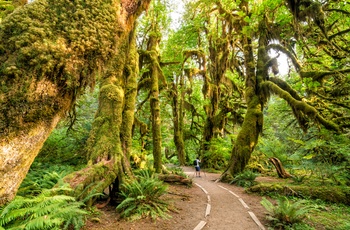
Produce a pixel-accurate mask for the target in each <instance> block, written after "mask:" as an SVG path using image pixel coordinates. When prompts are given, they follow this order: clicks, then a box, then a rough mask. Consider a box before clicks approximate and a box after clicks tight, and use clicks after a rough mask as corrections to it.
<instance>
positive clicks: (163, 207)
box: [117, 170, 169, 220]
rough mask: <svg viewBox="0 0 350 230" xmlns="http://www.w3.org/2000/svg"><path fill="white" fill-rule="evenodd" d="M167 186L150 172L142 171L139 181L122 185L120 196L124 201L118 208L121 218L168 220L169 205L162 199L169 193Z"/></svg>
mask: <svg viewBox="0 0 350 230" xmlns="http://www.w3.org/2000/svg"><path fill="white" fill-rule="evenodd" d="M167 188H168V187H167V186H166V185H165V184H164V183H163V182H162V181H160V180H159V179H157V178H156V177H155V176H154V175H153V174H152V173H151V172H150V171H148V170H141V171H139V173H138V176H137V179H134V180H129V181H127V182H125V183H124V184H122V191H121V193H120V195H121V196H122V197H123V199H124V200H123V201H122V202H121V203H120V204H119V205H118V206H117V210H118V211H119V212H121V217H122V218H126V219H129V220H136V219H141V218H144V217H151V218H152V219H155V218H157V217H162V218H168V217H169V215H168V214H167V213H166V212H167V211H168V203H167V202H166V201H163V200H161V199H160V197H161V196H162V195H164V194H165V193H166V191H167Z"/></svg>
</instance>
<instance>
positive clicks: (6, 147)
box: [0, 114, 61, 206]
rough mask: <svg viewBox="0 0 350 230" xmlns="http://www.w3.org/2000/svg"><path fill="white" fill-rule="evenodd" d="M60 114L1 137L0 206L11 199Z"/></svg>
mask: <svg viewBox="0 0 350 230" xmlns="http://www.w3.org/2000/svg"><path fill="white" fill-rule="evenodd" d="M60 118H61V115H59V114H57V116H55V117H54V118H53V119H52V121H51V123H49V122H44V121H42V122H38V124H36V127H32V128H31V129H30V130H29V131H27V132H25V131H23V132H22V134H21V135H19V136H17V137H14V138H11V139H2V140H1V142H0V178H1V180H0V206H1V205H2V204H5V203H6V202H8V201H10V200H12V199H13V198H14V197H15V195H16V192H17V189H18V187H19V186H20V185H21V183H22V181H23V179H24V178H25V177H26V175H27V173H28V170H29V168H30V166H31V164H32V163H33V161H34V159H35V157H36V156H37V154H38V152H39V150H40V149H41V147H42V146H43V144H44V142H45V140H46V139H47V138H48V137H49V136H50V133H51V131H52V130H53V129H54V128H55V127H56V125H57V123H58V121H59V120H60Z"/></svg>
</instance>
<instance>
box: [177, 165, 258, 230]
mask: <svg viewBox="0 0 350 230" xmlns="http://www.w3.org/2000/svg"><path fill="white" fill-rule="evenodd" d="M183 169H184V171H185V173H186V174H187V175H189V176H190V177H191V178H192V179H193V181H194V183H195V184H196V185H197V186H198V187H200V188H201V189H202V191H203V193H204V194H205V196H204V197H203V198H204V203H205V204H204V205H203V204H201V206H202V209H203V214H204V216H203V217H202V218H201V219H200V220H198V223H202V224H204V223H203V222H206V225H205V226H204V227H203V229H220V230H225V229H230V230H232V229H235V230H246V229H249V230H254V229H257V230H258V229H264V227H262V226H261V225H260V226H259V224H261V223H260V221H258V222H257V223H256V222H255V221H254V220H253V218H252V216H251V215H253V216H255V214H252V213H254V211H253V210H251V208H250V206H249V203H251V198H250V197H249V196H248V195H247V194H244V192H243V191H242V189H240V188H237V187H234V186H230V185H228V184H223V183H220V182H218V183H215V180H216V179H218V178H219V174H212V173H205V172H201V177H195V176H194V170H193V168H192V167H184V168H183ZM249 212H250V214H249ZM259 212H260V210H259ZM205 215H207V216H206V217H205ZM201 221H202V222H201ZM198 228H200V224H199V226H198Z"/></svg>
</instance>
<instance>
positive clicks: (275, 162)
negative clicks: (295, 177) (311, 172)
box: [269, 157, 292, 178]
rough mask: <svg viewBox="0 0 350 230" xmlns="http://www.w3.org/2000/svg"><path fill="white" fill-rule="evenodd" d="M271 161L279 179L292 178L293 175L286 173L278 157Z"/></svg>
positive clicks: (272, 158)
mask: <svg viewBox="0 0 350 230" xmlns="http://www.w3.org/2000/svg"><path fill="white" fill-rule="evenodd" d="M269 161H270V162H271V163H272V164H273V165H274V166H275V168H276V171H277V174H278V177H280V178H290V177H292V175H290V174H289V173H287V172H286V170H285V169H284V167H283V165H282V163H281V161H280V160H279V159H278V158H276V157H271V158H269Z"/></svg>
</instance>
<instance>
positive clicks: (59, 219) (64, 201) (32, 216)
mask: <svg viewBox="0 0 350 230" xmlns="http://www.w3.org/2000/svg"><path fill="white" fill-rule="evenodd" d="M67 192H72V190H71V189H68V188H54V189H50V190H43V191H42V193H40V194H39V195H38V196H35V197H22V196H17V197H16V198H15V199H14V200H13V201H12V202H11V203H9V204H8V205H7V206H5V207H4V208H3V209H2V210H1V212H0V229H1V227H2V228H5V229H8V230H11V229H34V230H35V229H38V230H42V229H50V230H51V229H68V228H71V227H74V229H80V228H81V227H82V226H83V225H84V222H85V221H84V217H85V215H86V214H87V212H86V211H85V210H84V209H82V207H83V206H84V204H83V203H82V202H77V201H76V200H75V198H74V197H72V196H68V195H64V194H60V193H67Z"/></svg>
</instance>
